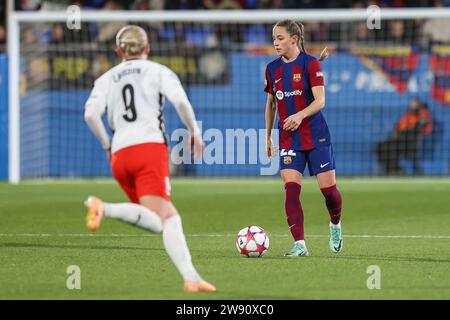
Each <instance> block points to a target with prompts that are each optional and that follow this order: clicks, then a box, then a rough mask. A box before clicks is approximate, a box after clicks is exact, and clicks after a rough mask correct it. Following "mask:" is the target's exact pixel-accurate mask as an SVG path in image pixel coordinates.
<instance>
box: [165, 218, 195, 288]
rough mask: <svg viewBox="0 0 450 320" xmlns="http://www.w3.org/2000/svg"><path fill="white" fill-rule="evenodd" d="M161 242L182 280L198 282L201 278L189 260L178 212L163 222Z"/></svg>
mask: <svg viewBox="0 0 450 320" xmlns="http://www.w3.org/2000/svg"><path fill="white" fill-rule="evenodd" d="M163 242H164V247H165V248H166V251H167V253H168V254H169V257H170V259H172V261H173V263H174V264H175V266H176V267H177V269H178V271H179V272H180V273H181V275H182V276H183V279H184V281H192V282H198V281H201V280H202V278H201V277H200V275H199V274H198V273H197V271H196V270H195V268H194V266H193V265H192V262H191V254H190V253H189V249H188V246H187V243H186V238H185V237H184V233H183V227H182V226H181V218H180V216H179V215H178V214H175V215H173V216H171V217H170V218H168V219H166V220H165V221H164V222H163Z"/></svg>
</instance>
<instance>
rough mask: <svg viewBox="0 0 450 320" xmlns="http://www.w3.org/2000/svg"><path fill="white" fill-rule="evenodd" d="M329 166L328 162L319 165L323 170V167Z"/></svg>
mask: <svg viewBox="0 0 450 320" xmlns="http://www.w3.org/2000/svg"><path fill="white" fill-rule="evenodd" d="M329 164H330V163H329V162H327V163H324V164H321V165H320V168H324V167H326V166H327V165H329Z"/></svg>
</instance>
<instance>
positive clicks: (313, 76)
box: [308, 59, 324, 88]
mask: <svg viewBox="0 0 450 320" xmlns="http://www.w3.org/2000/svg"><path fill="white" fill-rule="evenodd" d="M308 77H309V83H310V85H311V88H312V87H316V86H323V85H324V80H323V72H322V67H321V66H320V63H319V60H317V59H313V60H311V62H310V63H309V65H308Z"/></svg>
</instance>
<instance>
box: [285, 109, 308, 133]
mask: <svg viewBox="0 0 450 320" xmlns="http://www.w3.org/2000/svg"><path fill="white" fill-rule="evenodd" d="M303 118H304V116H303V114H302V113H301V112H297V113H296V114H293V115H292V116H289V117H287V118H286V119H284V124H283V129H284V130H286V131H295V130H297V129H298V127H299V126H300V124H301V123H302V121H303Z"/></svg>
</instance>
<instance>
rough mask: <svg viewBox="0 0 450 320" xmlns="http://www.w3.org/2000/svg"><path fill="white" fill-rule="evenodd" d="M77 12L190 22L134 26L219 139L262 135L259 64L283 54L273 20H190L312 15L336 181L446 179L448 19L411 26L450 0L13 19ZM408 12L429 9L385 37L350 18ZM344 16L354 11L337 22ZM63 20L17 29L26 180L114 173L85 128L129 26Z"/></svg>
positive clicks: (201, 4) (171, 124)
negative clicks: (322, 56) (368, 11)
mask: <svg viewBox="0 0 450 320" xmlns="http://www.w3.org/2000/svg"><path fill="white" fill-rule="evenodd" d="M72 4H75V5H77V6H79V7H81V8H82V10H86V11H87V12H99V13H105V12H106V13H107V12H113V11H117V10H134V11H137V12H138V14H139V12H140V13H144V12H150V13H152V12H155V10H172V11H167V12H170V13H174V14H176V13H177V12H180V13H182V14H184V15H185V16H184V18H183V19H182V21H181V20H178V21H175V20H174V19H172V20H170V19H168V20H165V21H161V19H155V21H153V22H152V21H151V17H150V18H149V19H143V20H142V21H137V22H136V21H133V23H137V24H139V25H141V26H142V27H144V28H145V29H146V30H148V32H149V38H150V43H151V46H152V52H151V59H153V60H155V61H158V62H161V63H163V64H166V65H167V66H169V67H170V68H172V69H173V70H174V71H175V72H177V73H178V74H179V75H180V77H181V79H182V82H183V84H184V86H185V88H186V91H187V93H188V96H189V97H190V99H191V101H192V104H193V106H194V108H195V110H196V112H197V118H198V120H200V121H202V126H203V130H204V131H205V130H206V129H209V128H216V129H218V130H220V131H221V132H223V133H224V134H225V129H228V128H231V129H237V128H241V129H244V130H247V129H264V108H265V99H266V94H265V93H264V92H263V90H262V88H263V81H264V68H265V65H266V64H267V63H268V62H269V61H271V60H272V59H273V58H274V56H275V55H274V51H273V48H272V44H271V28H272V25H273V23H274V22H276V20H275V19H273V21H270V20H271V19H270V17H265V19H264V20H263V21H264V22H248V23H243V22H242V21H240V22H226V21H221V20H219V21H217V22H214V21H206V22H205V21H200V20H195V19H194V18H193V19H192V21H189V18H187V17H189V16H190V15H192V16H193V15H194V13H195V14H198V13H200V14H203V13H204V12H205V11H203V10H212V11H214V10H217V9H227V10H242V11H235V12H236V13H239V14H241V13H242V12H243V13H244V14H254V13H257V12H258V11H260V12H262V11H261V10H263V9H269V10H270V9H274V10H275V9H277V10H282V9H288V10H287V11H284V12H285V13H286V12H287V13H289V12H291V13H292V11H291V10H293V9H299V10H301V9H304V10H305V11H298V15H296V17H297V18H298V19H297V20H299V21H303V22H304V23H305V30H306V35H305V39H306V47H307V50H308V52H309V53H311V54H315V55H318V53H319V52H320V51H319V50H320V49H321V48H323V46H328V48H329V49H330V51H331V57H330V58H329V59H328V60H326V61H325V62H323V63H322V66H323V69H324V71H325V78H326V88H327V103H326V108H325V109H324V113H325V116H326V118H327V121H328V124H329V126H330V129H331V132H332V139H333V142H334V149H335V153H336V160H337V172H338V175H340V176H384V175H394V176H404V175H415V176H417V175H426V176H448V175H449V171H450V147H449V146H450V129H449V124H450V32H448V30H450V18H449V16H446V17H442V18H417V12H419V13H420V12H421V9H431V8H435V10H436V12H442V11H443V10H442V7H445V6H448V5H449V2H448V1H414V2H410V1H402V0H397V1H394V0H392V1H314V2H313V1H308V0H303V1H290V0H278V1H277V0H272V1H270V0H268V1H255V0H247V1H246V0H235V1H233V0H225V1H218V0H215V1H214V0H203V1H201V0H192V1H168V0H166V1H164V0H156V1H155V0H153V1H152V0H140V1H138V0H136V1H133V0H128V1H116V0H86V1H45V0H41V1H39V0H24V1H15V10H16V12H19V13H33V14H37V13H51V12H52V11H58V10H63V11H64V12H65V10H66V9H67V7H68V6H69V5H72ZM409 4H412V5H413V6H414V7H422V8H418V9H419V10H418V11H417V10H416V11H415V13H414V14H412V15H411V16H410V17H409V18H408V17H407V16H405V15H403V16H402V18H398V19H396V18H392V17H391V18H389V19H383V18H382V19H381V25H380V29H373V30H370V29H368V27H367V24H366V19H359V20H349V18H348V16H349V15H350V16H351V15H352V11H350V9H355V10H357V9H360V10H365V8H366V7H367V6H369V5H378V6H379V7H381V8H382V9H393V8H394V9H402V8H404V9H407V7H408V5H409ZM0 8H1V17H2V19H1V20H0V51H1V52H3V53H1V55H0V71H1V89H0V92H1V101H0V133H1V135H0V139H1V143H0V164H1V166H0V179H8V103H7V96H8V94H7V93H8V89H7V88H8V87H7V78H8V77H7V74H8V73H7V72H8V68H7V64H8V63H7V62H8V57H7V54H6V52H5V50H6V34H7V30H6V29H7V24H6V3H5V2H2V4H0ZM306 9H308V10H306ZM310 9H320V10H323V11H319V12H318V14H319V16H321V17H323V18H321V19H318V18H314V17H313V18H311V17H309V18H308V19H303V18H304V17H305V16H307V15H308V14H311V13H312V12H315V10H312V11H311V10H310ZM336 9H338V10H339V9H349V10H346V17H345V16H344V18H342V16H337V15H336V12H337V11H336ZM333 10H334V11H333ZM212 11H211V12H212ZM156 12H158V11H156ZM227 12H229V11H227ZM273 12H277V13H279V12H282V11H273ZM302 13H303V15H302ZM400 13H402V12H399V14H400ZM403 13H404V12H403ZM206 14H208V13H207V12H206ZM239 14H236V16H238V15H239ZM61 16H64V17H65V15H61ZM64 17H63V18H61V19H60V20H61V21H60V22H32V21H30V22H27V21H26V19H24V20H21V22H20V24H19V26H20V30H19V33H18V36H19V37H20V74H19V76H20V99H19V105H20V107H19V109H20V130H19V131H20V176H21V178H35V177H97V176H109V175H110V171H109V166H108V163H107V162H106V159H105V157H104V155H103V153H102V152H101V148H100V146H99V144H98V143H97V141H95V139H94V137H93V136H92V134H91V133H90V132H89V131H88V130H87V127H86V125H85V124H84V121H83V106H84V102H85V100H86V98H87V95H88V93H89V90H90V89H91V87H92V84H93V80H94V79H95V78H96V77H98V76H99V75H101V74H102V73H103V72H105V71H106V70H107V69H109V68H110V67H111V66H113V65H114V64H116V63H117V62H118V59H117V57H116V56H115V53H114V51H113V49H114V37H115V34H116V32H117V30H118V29H119V28H120V27H121V26H123V25H125V24H126V23H127V22H128V21H127V20H126V19H124V20H123V21H107V20H105V21H103V20H102V21H101V22H95V21H89V22H86V21H83V15H81V30H69V29H68V28H67V26H66V22H65V18H64ZM340 17H341V18H340ZM222 20H223V19H222ZM250 21H253V20H250ZM255 21H257V20H255ZM269 21H270V22H269ZM413 99H418V100H419V101H420V104H421V105H422V106H423V108H426V110H427V111H425V113H424V114H422V116H419V117H416V116H413V118H412V120H411V118H408V119H409V120H407V119H406V118H402V116H404V115H405V114H406V112H407V110H408V107H409V105H410V104H412V103H413V102H412V100H413ZM414 117H415V118H414ZM401 119H403V120H401ZM165 120H166V128H167V133H168V135H169V137H170V136H171V133H172V132H173V130H175V129H176V128H179V127H181V126H182V124H181V123H180V121H179V119H178V117H177V116H176V114H175V112H174V110H173V108H171V107H170V106H166V108H165ZM408 121H409V122H408ZM411 121H412V122H411ZM399 122H400V123H401V124H399ZM400 127H401V128H400ZM404 129H408V130H409V131H408V132H407V133H405V134H404V135H403V136H402V137H403V138H398V139H397V140H396V139H395V138H393V137H394V132H396V133H397V137H399V135H400V136H401V135H402V134H403V133H402V132H401V131H402V130H404ZM383 141H385V142H384V144H383V143H382V142H383ZM177 142H178V141H171V144H172V145H173V144H174V143H177ZM248 143H252V142H250V141H247V144H248ZM207 144H208V141H207ZM380 144H381V146H380ZM262 145H264V144H262ZM377 146H378V147H377ZM224 152H226V150H225V146H224ZM228 152H230V151H228ZM247 153H248V150H247ZM224 157H225V156H224ZM248 159H249V155H248V154H247V160H248ZM260 167H261V164H260V163H256V164H248V161H247V163H246V164H239V165H238V164H234V165H230V164H213V165H207V164H201V165H184V166H177V167H175V166H173V167H172V171H173V175H184V176H257V175H259V174H260Z"/></svg>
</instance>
